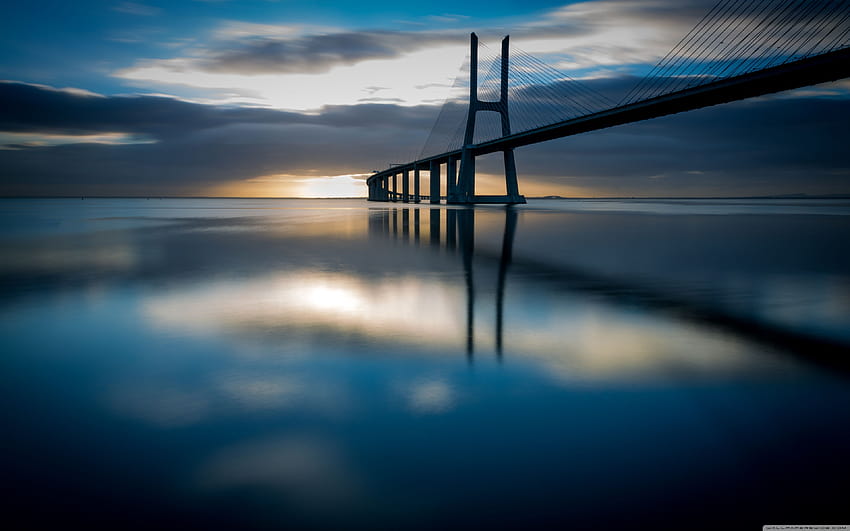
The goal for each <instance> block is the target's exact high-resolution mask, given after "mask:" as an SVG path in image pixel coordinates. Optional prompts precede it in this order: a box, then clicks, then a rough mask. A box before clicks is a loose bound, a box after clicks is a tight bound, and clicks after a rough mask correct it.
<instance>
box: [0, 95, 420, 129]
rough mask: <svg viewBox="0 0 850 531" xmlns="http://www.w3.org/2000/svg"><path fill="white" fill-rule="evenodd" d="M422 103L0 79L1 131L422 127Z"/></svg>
mask: <svg viewBox="0 0 850 531" xmlns="http://www.w3.org/2000/svg"><path fill="white" fill-rule="evenodd" d="M432 112H433V111H430V110H429V109H427V108H409V107H408V108H404V107H397V106H391V105H389V106H388V105H379V104H370V105H358V106H356V107H349V106H328V107H325V108H324V109H323V112H322V113H321V114H318V115H314V114H300V113H295V112H285V111H278V110H273V109H263V108H226V107H219V106H214V105H204V104H198V103H191V102H186V101H181V100H177V99H173V98H167V97H161V96H111V97H103V96H96V95H88V94H82V93H80V92H72V91H65V90H56V89H52V88H49V87H43V86H38V85H31V84H26V83H14V82H0V131H5V132H17V133H43V134H63V135H82V134H93V133H114V132H120V133H137V134H145V135H149V136H151V137H153V138H157V139H166V138H171V137H175V136H182V135H186V134H187V133H190V132H192V131H198V130H203V129H212V128H220V127H224V126H228V125H235V124H255V125H256V124H277V125H294V124H313V125H331V126H335V127H365V126H382V127H392V126H398V127H418V126H422V127H427V126H430V123H428V124H427V125H426V123H427V122H428V121H429V120H432V118H431V114H432Z"/></svg>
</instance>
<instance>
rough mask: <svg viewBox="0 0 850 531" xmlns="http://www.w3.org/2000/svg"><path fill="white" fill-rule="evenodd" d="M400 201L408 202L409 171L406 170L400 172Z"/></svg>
mask: <svg viewBox="0 0 850 531" xmlns="http://www.w3.org/2000/svg"><path fill="white" fill-rule="evenodd" d="M401 201H402V203H409V202H410V173H409V172H408V171H407V170H404V171H403V172H401Z"/></svg>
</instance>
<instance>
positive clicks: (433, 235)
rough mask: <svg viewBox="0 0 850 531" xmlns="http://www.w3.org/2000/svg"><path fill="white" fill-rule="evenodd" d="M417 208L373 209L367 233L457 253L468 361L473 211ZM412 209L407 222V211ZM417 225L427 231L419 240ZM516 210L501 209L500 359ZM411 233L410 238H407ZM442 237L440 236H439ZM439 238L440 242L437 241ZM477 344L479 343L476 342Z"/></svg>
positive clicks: (497, 344)
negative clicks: (425, 214) (463, 286)
mask: <svg viewBox="0 0 850 531" xmlns="http://www.w3.org/2000/svg"><path fill="white" fill-rule="evenodd" d="M421 210H423V209H420V208H407V207H404V208H389V209H384V210H374V211H372V212H371V213H370V216H369V233H370V235H372V236H374V237H376V238H391V239H392V240H395V241H398V242H404V243H407V244H412V245H415V246H417V247H418V246H419V245H420V244H421V245H423V246H428V247H430V248H432V249H435V250H440V249H445V250H446V251H448V252H449V253H450V254H452V255H455V256H456V255H457V254H460V258H461V261H462V263H463V278H464V284H465V287H466V356H467V358H468V359H469V361H470V362H471V361H472V359H473V355H474V352H475V302H476V290H475V277H474V264H473V258H474V256H475V210H474V209H471V208H444V209H441V208H430V209H428V211H429V212H428V215H427V216H424V215H423V216H422V218H426V219H421V218H420V211H421ZM411 211H412V212H413V216H412V217H413V220H412V223H411V220H410V218H411V216H410V212H411ZM443 212H445V228H444V229H443V227H441V220H440V218H441V213H443ZM420 224H421V225H422V226H423V227H425V230H427V231H428V233H429V234H428V238H424V237H423V238H421V239H420ZM516 225H517V212H516V210H514V209H513V208H506V209H505V228H504V232H503V234H502V249H501V253H500V256H499V264H498V273H497V283H496V293H495V296H496V301H495V302H496V304H495V306H496V307H495V310H496V326H495V328H494V331H495V338H494V343H495V349H496V356H497V357H498V359H499V360H501V359H502V347H503V336H504V326H503V325H504V302H505V287H506V284H507V282H506V280H507V273H508V268H509V267H510V265H511V258H512V254H513V253H512V251H513V241H514V235H515V233H516ZM411 236H412V238H411ZM443 237H444V239H443ZM441 240H442V241H441ZM479 347H480V345H479Z"/></svg>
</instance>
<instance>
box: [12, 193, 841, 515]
mask: <svg viewBox="0 0 850 531" xmlns="http://www.w3.org/2000/svg"><path fill="white" fill-rule="evenodd" d="M0 350H2V354H0V404H2V408H0V411H1V412H2V413H0V414H1V415H2V420H0V427H2V432H0V433H2V435H0V482H2V492H3V494H2V501H0V504H2V505H4V506H5V508H4V509H3V513H2V514H3V519H4V521H6V522H7V523H14V522H17V524H14V525H12V526H11V527H6V526H5V525H4V527H5V528H6V529H18V528H20V529H36V528H42V529H50V528H53V529H77V528H86V529H90V528H95V527H106V528H113V529H134V528H139V529H141V528H144V529H170V528H191V529H240V530H242V529H321V530H324V529H388V530H389V529H391V530H408V529H761V528H762V527H761V526H765V525H791V524H794V525H814V524H850V503H848V500H849V499H850V496H848V493H850V490H848V479H850V451H848V450H850V446H848V443H850V200H847V199H809V198H795V199H631V200H628V199H624V200H613V199H608V200H601V199H597V200H591V199H586V200H578V199H537V200H534V199H532V200H529V202H528V204H526V205H517V206H511V207H505V206H495V205H488V206H476V207H458V206H446V205H430V204H427V203H421V204H404V203H376V202H367V201H365V200H363V199H333V200H332V199H326V200H320V199H201V198H198V199H176V198H171V199H169V198H163V199H159V198H150V199H147V198H132V199H121V198H62V199H58V198H57V199H24V198H17V199H2V200H0Z"/></svg>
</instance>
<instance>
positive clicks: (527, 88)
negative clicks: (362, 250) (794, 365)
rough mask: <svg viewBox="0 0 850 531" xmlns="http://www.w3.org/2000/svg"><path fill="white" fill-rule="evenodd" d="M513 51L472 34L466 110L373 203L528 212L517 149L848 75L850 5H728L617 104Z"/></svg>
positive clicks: (373, 182)
mask: <svg viewBox="0 0 850 531" xmlns="http://www.w3.org/2000/svg"><path fill="white" fill-rule="evenodd" d="M509 42H510V41H509V37H505V38H504V39H503V40H502V43H501V49H500V50H499V51H498V53H496V52H493V51H491V50H490V49H489V48H487V47H486V46H484V45H483V44H479V42H478V37H477V36H476V34H475V33H473V34H471V43H470V55H469V66H468V78H467V77H465V76H464V77H459V80H458V81H456V83H455V86H456V87H461V88H466V87H465V85H468V103H467V104H466V105H464V104H461V103H460V102H458V101H456V100H447V101H446V103H445V104H444V105H443V108H442V109H441V111H440V115H439V117H438V118H437V121H436V123H435V124H434V127H433V128H432V130H431V132H430V134H429V137H428V140H427V141H426V143H425V147H424V148H423V150H422V153H421V154H420V158H419V159H417V160H414V161H411V162H408V163H404V164H396V165H393V166H391V167H390V168H388V169H386V170H383V171H379V172H375V173H374V174H373V175H372V176H370V177H369V179H367V185H368V189H369V190H368V191H369V195H368V197H369V200H371V201H403V202H415V203H418V202H420V201H421V200H424V199H427V200H429V201H430V202H431V203H439V202H440V201H441V199H442V198H443V197H444V198H445V200H446V202H447V203H450V204H469V203H508V204H510V203H524V202H525V198H524V197H523V196H522V195H520V193H519V187H518V183H517V173H516V163H515V160H514V149H515V148H518V147H521V146H527V145H530V144H536V143H539V142H544V141H546V140H553V139H556V138H563V137H567V136H571V135H576V134H580V133H585V132H589V131H595V130H599V129H605V128H608V127H613V126H616V125H623V124H627V123H632V122H637V121H641V120H647V119H650V118H656V117H660V116H665V115H669V114H675V113H679V112H684V111H690V110H694V109H699V108H702V107H708V106H711V105H717V104H721V103H727V102H731V101H736V100H742V99H746V98H751V97H755V96H761V95H764V94H770V93H775V92H781V91H784V90H790V89H795V88H800V87H805V86H810V85H816V84H818V83H824V82H828V81H834V80H838V79H843V78H846V77H850V0H720V1H718V2H717V4H715V6H714V7H713V8H712V9H711V10H710V11H709V12H708V13H706V15H705V16H704V17H703V18H702V19H701V20H700V21H699V22H698V23H697V25H696V26H694V28H693V29H691V31H689V32H688V33H687V34H686V35H685V36H684V37H683V38H682V39H681V40H680V41H679V43H678V44H677V45H676V46H674V47H673V49H672V50H670V52H669V53H667V55H666V56H665V57H664V58H663V59H661V61H660V62H659V63H658V64H657V65H655V67H654V68H653V69H652V70H651V71H650V72H649V73H648V74H647V75H646V76H645V77H643V78H642V79H641V80H640V81H639V82H638V83H637V84H636V85H635V86H634V87H633V88H632V89H631V90H630V91H629V92H628V93H627V94H626V95H625V96H624V97H623V98H621V99H620V100H619V101H614V100H612V99H611V98H610V97H608V96H605V95H604V94H601V93H599V92H597V91H595V90H593V89H592V88H590V87H589V86H588V85H587V84H586V83H583V82H581V81H578V80H575V79H572V78H570V77H569V76H567V75H565V74H563V73H561V72H559V71H558V70H556V69H555V68H552V67H550V66H548V65H546V64H545V63H543V62H542V61H540V60H539V59H537V58H535V57H534V56H532V55H531V54H528V53H526V52H523V51H522V50H517V49H514V50H511V48H510V44H509ZM482 49H483V53H482ZM479 66H483V67H484V68H483V69H481V70H479ZM462 70H466V69H462ZM479 113H485V114H484V115H481V116H480V117H479ZM487 114H489V116H487ZM495 115H497V116H495ZM493 118H496V119H495V120H494V119H493ZM500 151H501V152H502V154H503V160H504V174H505V194H504V195H496V196H486V195H477V194H476V193H475V158H476V157H477V156H481V155H487V154H490V153H496V152H500ZM443 168H445V170H443ZM422 171H428V172H429V173H430V186H429V190H428V193H427V194H426V193H423V191H422V190H421V189H420V172H422ZM443 171H444V172H445V173H444V175H445V185H444V186H441V181H442V180H443V179H442V178H441V174H443ZM411 176H412V181H413V182H412V186H411Z"/></svg>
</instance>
